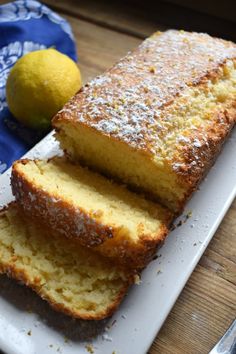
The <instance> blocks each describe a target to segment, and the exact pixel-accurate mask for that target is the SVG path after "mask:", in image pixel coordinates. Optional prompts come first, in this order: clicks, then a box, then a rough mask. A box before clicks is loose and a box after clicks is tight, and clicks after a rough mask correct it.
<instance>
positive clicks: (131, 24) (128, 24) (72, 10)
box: [44, 0, 166, 38]
mask: <svg viewBox="0 0 236 354" xmlns="http://www.w3.org/2000/svg"><path fill="white" fill-rule="evenodd" d="M44 3H45V4H47V5H49V6H50V7H51V8H53V9H55V10H56V11H59V12H64V13H67V14H68V15H71V16H74V17H77V18H79V19H83V20H86V21H87V22H92V23H95V24H98V25H100V26H102V27H104V26H105V27H106V28H110V29H114V30H116V31H117V32H121V33H126V34H130V35H133V36H135V37H139V38H144V37H147V36H149V35H150V34H151V33H152V32H154V31H156V29H157V28H159V29H160V30H164V29H165V28H166V26H164V25H158V23H157V21H156V20H154V19H153V18H150V13H149V12H148V11H143V10H142V9H140V7H139V6H135V5H130V4H128V3H124V2H123V3H121V2H113V1H112V2H108V1H104V0H102V1H95V0H92V1H89V2H88V1H86V0H81V1H74V0H58V1H54V0H44Z"/></svg>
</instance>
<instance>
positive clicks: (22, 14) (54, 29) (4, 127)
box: [0, 0, 77, 174]
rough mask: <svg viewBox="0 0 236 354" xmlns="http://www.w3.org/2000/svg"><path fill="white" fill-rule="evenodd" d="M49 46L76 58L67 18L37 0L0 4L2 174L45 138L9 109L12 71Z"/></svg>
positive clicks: (0, 170)
mask: <svg viewBox="0 0 236 354" xmlns="http://www.w3.org/2000/svg"><path fill="white" fill-rule="evenodd" d="M49 47H54V48H55V49H57V50H58V51H60V52H62V53H65V54H67V55H68V56H69V57H71V58H72V59H73V60H75V61H76V60H77V55H76V46H75V41H74V37H73V34H72V31H71V27H70V25H69V24H68V22H67V21H66V20H64V19H63V18H62V17H60V16H59V15H57V14H56V13H55V12H53V11H51V10H50V9H49V8H48V7H46V6H45V5H43V4H41V3H40V2H38V1H33V0H17V1H14V2H11V3H8V4H5V5H1V6H0V174H1V173H3V172H4V171H5V170H6V169H7V168H8V167H10V166H11V164H12V162H13V161H14V160H16V159H18V158H20V157H21V156H22V155H23V154H25V153H26V152H27V151H28V150H29V149H30V148H31V147H32V146H33V145H35V143H36V142H37V141H38V140H40V139H41V138H42V136H40V135H39V134H38V133H36V132H35V131H32V130H30V129H26V128H25V127H23V126H21V124H20V123H18V122H17V121H16V120H15V119H14V117H13V116H12V115H11V114H10V112H9V110H8V108H7V103H6V94H5V85H6V80H7V77H8V74H9V71H10V69H11V67H12V66H13V65H14V64H15V62H16V61H17V59H19V58H20V57H21V56H22V55H24V54H26V53H28V52H31V51H34V50H39V49H45V48H49Z"/></svg>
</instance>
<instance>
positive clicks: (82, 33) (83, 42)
mask: <svg viewBox="0 0 236 354" xmlns="http://www.w3.org/2000/svg"><path fill="white" fill-rule="evenodd" d="M64 17H65V18H66V19H67V20H68V21H69V22H70V24H71V26H72V29H73V32H74V35H75V38H76V43H77V50H78V56H79V67H80V69H81V71H82V78H83V82H84V83H85V82H87V81H88V80H89V79H91V78H92V77H94V76H95V75H98V74H100V73H102V72H103V71H104V70H105V69H107V68H109V67H110V66H111V65H112V64H114V63H115V62H116V61H117V60H118V59H120V58H121V57H122V56H124V55H125V54H126V53H127V52H128V51H129V50H130V49H133V48H135V47H136V46H137V45H138V44H139V43H140V42H141V40H140V39H138V38H135V37H132V36H129V35H126V34H121V33H118V32H115V31H112V30H110V29H106V28H103V27H100V26H98V25H96V24H93V23H89V22H86V21H82V20H79V19H76V18H74V17H71V16H68V15H65V16H64Z"/></svg>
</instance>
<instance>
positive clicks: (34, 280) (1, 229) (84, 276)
mask: <svg viewBox="0 0 236 354" xmlns="http://www.w3.org/2000/svg"><path fill="white" fill-rule="evenodd" d="M0 269H1V271H3V272H5V271H7V272H8V273H10V274H11V273H12V275H13V277H15V278H16V279H18V280H23V281H24V282H25V283H26V284H27V285H28V286H30V287H32V288H34V289H35V290H36V291H37V292H39V293H40V295H41V296H42V297H44V298H46V299H47V300H48V301H49V302H50V303H52V304H53V303H54V304H55V305H56V306H58V305H59V306H62V307H63V308H64V310H65V312H67V313H69V314H71V315H73V316H75V317H81V318H89V317H91V318H92V319H96V318H97V319H99V318H103V317H105V316H106V312H107V311H108V309H109V307H110V306H113V304H114V302H116V301H118V302H119V299H118V300H117V298H119V294H120V292H121V291H123V290H122V289H124V287H126V282H127V277H128V275H127V274H124V272H123V271H121V270H119V269H118V268H117V267H115V266H114V265H112V264H111V263H110V262H109V261H108V260H107V259H105V258H104V257H101V256H99V255H96V254H94V253H93V252H92V251H91V250H87V249H84V248H82V247H80V246H78V245H76V246H75V244H74V243H73V242H72V241H71V240H70V241H69V242H68V240H67V239H64V238H63V237H54V236H53V235H52V234H51V233H50V232H49V231H46V230H45V228H40V226H39V225H36V224H35V223H30V222H29V221H28V220H26V219H24V218H23V217H22V215H20V214H19V213H18V211H17V209H16V207H15V206H14V205H10V206H9V209H8V210H7V211H2V212H1V214H0Z"/></svg>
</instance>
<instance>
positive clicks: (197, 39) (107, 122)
mask: <svg viewBox="0 0 236 354" xmlns="http://www.w3.org/2000/svg"><path fill="white" fill-rule="evenodd" d="M232 58H236V46H235V45H234V44H233V43H231V42H226V41H223V40H220V39H215V38H212V37H210V36H209V35H207V34H201V33H200V34H199V33H188V32H184V31H174V30H171V31H167V32H165V33H163V34H159V33H156V34H154V35H153V36H151V37H150V38H148V39H147V40H145V41H144V42H143V43H142V44H141V45H140V46H139V47H138V49H137V50H136V51H134V52H132V53H128V55H127V56H126V57H125V58H123V59H121V60H120V61H119V62H118V63H117V64H116V65H115V66H114V67H113V68H111V69H110V70H109V71H107V72H105V73H104V74H103V75H100V76H98V77H97V78H95V79H94V80H92V81H91V82H90V83H89V84H87V85H86V86H85V87H84V88H83V89H82V91H81V92H80V93H79V94H77V95H76V96H75V98H73V99H72V100H71V101H70V102H69V103H68V104H67V105H66V106H65V107H64V108H63V109H62V111H61V112H59V114H58V117H59V118H60V116H61V115H62V117H63V119H68V120H70V119H72V120H75V121H78V122H80V123H83V124H86V125H89V126H90V127H93V128H95V129H96V130H98V131H100V132H102V133H103V134H105V135H109V136H113V137H115V138H116V139H119V140H122V141H123V142H126V143H128V144H129V145H130V146H133V147H134V148H136V149H139V150H142V149H143V150H145V151H146V152H149V153H150V154H152V155H155V156H157V155H158V154H159V156H161V157H163V156H164V158H166V157H167V158H168V156H167V155H168V153H169V152H168V146H170V145H171V146H174V141H173V137H175V139H176V140H175V142H180V144H183V145H184V144H185V143H189V142H190V140H189V138H188V137H187V136H186V134H185V133H184V131H185V128H187V129H188V130H189V129H191V130H192V132H194V130H195V129H196V132H197V125H196V126H195V125H194V124H192V123H191V124H192V125H190V123H188V121H187V120H188V116H187V115H186V121H184V122H183V124H184V126H183V125H181V124H180V122H178V121H176V120H175V119H176V117H175V116H173V114H172V112H171V109H170V108H169V107H171V106H172V105H171V102H172V101H173V99H174V97H176V96H180V97H182V96H183V100H182V102H184V99H185V98H186V101H187V100H188V97H187V96H188V90H189V89H190V88H189V87H193V86H194V85H196V84H197V83H199V82H201V80H203V79H204V78H205V77H207V75H208V74H209V73H211V74H213V73H214V72H216V71H217V70H219V67H220V65H221V64H222V63H224V62H225V61H227V59H232ZM231 64H232V62H231ZM185 96H186V97H185ZM178 110H179V111H181V110H183V112H184V107H182V106H181V105H180V106H179V107H178ZM56 124H57V123H56ZM176 132H177V134H176ZM202 139H203V140H204V136H202ZM203 140H202V141H200V139H199V137H198V140H195V141H194V142H193V148H199V147H200V146H201V145H202V143H203ZM173 151H174V149H173V148H172V152H173ZM173 168H174V166H173Z"/></svg>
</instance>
